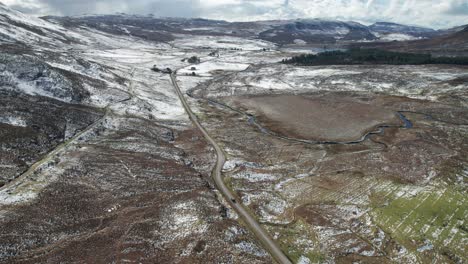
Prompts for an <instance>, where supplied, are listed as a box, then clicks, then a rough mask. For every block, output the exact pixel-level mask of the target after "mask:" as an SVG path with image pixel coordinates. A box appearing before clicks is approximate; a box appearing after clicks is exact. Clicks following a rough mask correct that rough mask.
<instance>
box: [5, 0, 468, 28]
mask: <svg viewBox="0 0 468 264" xmlns="http://www.w3.org/2000/svg"><path fill="white" fill-rule="evenodd" d="M0 2H3V3H4V4H6V5H8V6H10V7H13V8H15V9H17V10H20V11H22V12H25V13H29V14H34V15H81V14H109V13H116V12H123V13H128V14H142V15H146V14H154V15H156V16H163V17H203V18H211V19H224V20H229V21H233V20H236V21H247V20H266V19H291V18H328V19H340V20H354V21H358V22H362V23H372V22H376V21H392V22H397V23H405V24H412V25H422V26H427V27H433V28H448V27H452V26H457V25H462V24H468V0H0Z"/></svg>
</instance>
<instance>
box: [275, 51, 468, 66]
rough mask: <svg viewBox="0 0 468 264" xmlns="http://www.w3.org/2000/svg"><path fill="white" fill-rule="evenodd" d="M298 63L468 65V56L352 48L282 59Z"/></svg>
mask: <svg viewBox="0 0 468 264" xmlns="http://www.w3.org/2000/svg"><path fill="white" fill-rule="evenodd" d="M282 62H283V63H286V64H296V65H304V66H309V65H310V66H311V65H359V64H364V65H365V64H389V65H421V64H457V65H468V57H432V56H431V55H430V54H415V53H403V52H393V51H386V50H379V49H350V50H347V51H326V52H322V53H319V54H317V55H314V54H302V55H299V56H294V57H292V58H290V59H284V60H283V61H282Z"/></svg>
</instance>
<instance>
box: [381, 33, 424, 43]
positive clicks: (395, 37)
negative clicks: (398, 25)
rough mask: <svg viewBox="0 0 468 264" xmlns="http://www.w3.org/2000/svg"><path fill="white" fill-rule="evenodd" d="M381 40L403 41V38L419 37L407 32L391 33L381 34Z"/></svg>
mask: <svg viewBox="0 0 468 264" xmlns="http://www.w3.org/2000/svg"><path fill="white" fill-rule="evenodd" d="M380 39H381V40H387V41H394V40H396V41H405V40H415V39H419V38H417V37H415V36H411V35H407V34H399V33H393V34H388V35H382V36H381V37H380Z"/></svg>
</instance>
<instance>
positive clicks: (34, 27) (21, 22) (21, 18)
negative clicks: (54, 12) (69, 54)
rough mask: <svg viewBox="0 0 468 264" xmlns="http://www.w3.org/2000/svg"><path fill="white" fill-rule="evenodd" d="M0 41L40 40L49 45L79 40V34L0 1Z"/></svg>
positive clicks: (24, 41)
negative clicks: (9, 6)
mask: <svg viewBox="0 0 468 264" xmlns="http://www.w3.org/2000/svg"><path fill="white" fill-rule="evenodd" d="M0 41H1V42H2V43H17V42H22V43H32V42H36V43H37V42H41V43H42V44H48V45H49V46H59V45H61V44H64V43H71V42H79V36H78V35H76V34H73V33H71V32H69V31H67V30H66V29H65V28H63V27H62V26H60V25H57V24H53V23H50V22H48V21H45V20H43V19H40V18H36V17H32V16H27V15H24V14H22V13H21V12H18V11H16V10H13V9H10V8H8V7H6V6H5V5H3V4H1V3H0Z"/></svg>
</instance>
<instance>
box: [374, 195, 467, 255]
mask: <svg viewBox="0 0 468 264" xmlns="http://www.w3.org/2000/svg"><path fill="white" fill-rule="evenodd" d="M379 198H381V197H380V196H379V195H378V194H376V195H373V196H372V197H371V199H373V202H372V205H373V206H374V209H373V211H372V216H373V217H374V220H375V222H376V224H377V225H379V226H380V227H381V228H382V229H383V230H385V231H386V232H387V233H389V234H391V236H392V237H393V238H394V239H395V240H396V241H397V242H399V243H400V244H402V245H404V246H405V247H406V248H407V249H409V250H411V251H413V252H415V253H416V254H420V253H421V252H420V251H418V249H420V250H421V246H422V245H423V244H424V243H425V241H430V242H431V243H432V244H433V245H434V248H435V250H436V251H440V252H441V251H449V252H451V253H453V254H455V255H458V256H460V257H461V258H466V257H467V256H466V253H465V248H464V246H463V240H466V239H468V236H467V232H466V221H465V216H466V214H467V213H468V203H467V202H468V201H467V198H466V195H464V193H463V192H460V191H459V190H457V189H456V188H454V187H447V188H445V189H439V190H435V191H431V192H421V193H419V194H417V195H416V196H414V197H411V198H406V197H400V198H396V199H394V200H392V201H390V202H389V203H388V204H386V205H380V206H377V205H378V204H379V203H380V202H382V200H381V199H379Z"/></svg>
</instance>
